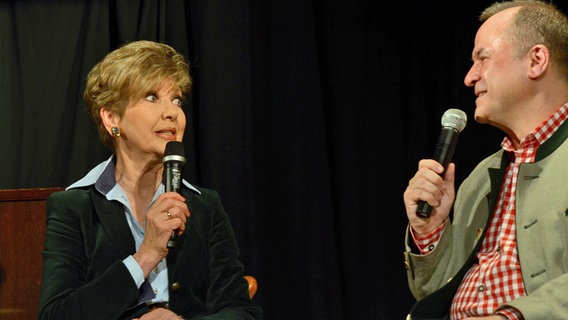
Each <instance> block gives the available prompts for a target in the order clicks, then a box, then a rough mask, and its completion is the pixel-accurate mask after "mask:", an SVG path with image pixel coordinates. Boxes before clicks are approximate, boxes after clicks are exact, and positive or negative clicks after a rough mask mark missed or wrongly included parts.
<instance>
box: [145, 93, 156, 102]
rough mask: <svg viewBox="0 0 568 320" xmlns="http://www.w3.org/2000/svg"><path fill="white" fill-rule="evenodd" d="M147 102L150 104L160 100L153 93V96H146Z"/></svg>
mask: <svg viewBox="0 0 568 320" xmlns="http://www.w3.org/2000/svg"><path fill="white" fill-rule="evenodd" d="M146 100H147V101H150V102H154V101H156V100H158V97H156V95H155V94H153V93H151V94H148V95H147V96H146Z"/></svg>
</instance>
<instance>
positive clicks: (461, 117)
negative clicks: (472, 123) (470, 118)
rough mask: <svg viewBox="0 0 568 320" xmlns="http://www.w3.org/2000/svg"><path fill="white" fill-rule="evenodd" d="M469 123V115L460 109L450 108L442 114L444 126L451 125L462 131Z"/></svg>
mask: <svg viewBox="0 0 568 320" xmlns="http://www.w3.org/2000/svg"><path fill="white" fill-rule="evenodd" d="M466 123H467V115H466V114H465V112H463V111H461V110H460V109H448V110H446V112H444V114H443V115H442V127H450V128H452V129H455V130H456V131H457V132H458V133H460V132H461V131H462V130H463V129H464V128H465V125H466Z"/></svg>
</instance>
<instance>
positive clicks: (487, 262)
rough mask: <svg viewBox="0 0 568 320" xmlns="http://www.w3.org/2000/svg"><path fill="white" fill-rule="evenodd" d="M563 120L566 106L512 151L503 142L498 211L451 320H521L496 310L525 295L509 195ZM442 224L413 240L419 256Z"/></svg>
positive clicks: (567, 112) (514, 314)
mask: <svg viewBox="0 0 568 320" xmlns="http://www.w3.org/2000/svg"><path fill="white" fill-rule="evenodd" d="M567 117H568V104H566V105H564V106H562V107H561V108H559V109H558V110H557V111H556V112H555V113H554V114H553V115H552V116H551V117H550V118H549V119H548V120H546V121H545V122H543V123H542V124H541V125H540V126H539V127H537V128H536V129H534V130H533V131H532V132H531V133H530V134H528V135H527V136H526V137H525V138H524V139H523V140H522V141H521V143H520V146H519V148H518V149H516V150H515V148H514V146H513V144H512V142H511V140H510V139H509V138H508V137H505V139H504V140H503V142H502V144H501V146H502V148H503V149H504V150H505V152H509V153H510V154H511V156H512V158H514V161H511V163H509V165H508V167H507V171H506V174H505V177H504V180H503V185H502V189H501V192H500V195H499V200H498V205H497V207H496V210H495V213H494V215H493V217H492V219H491V222H490V223H489V228H488V230H487V234H486V236H485V239H484V240H483V243H482V245H481V248H480V250H479V252H478V253H477V258H478V263H476V264H474V265H473V266H472V267H471V269H470V270H469V271H468V272H467V273H466V275H465V277H464V279H463V280H462V283H461V285H460V287H459V288H458V291H457V293H456V295H455V297H454V301H453V303H452V307H451V312H450V316H451V319H452V320H458V319H462V318H466V317H474V316H487V315H491V314H495V313H497V314H500V315H503V316H505V317H507V319H511V320H518V319H523V316H522V314H521V313H520V312H519V311H518V310H516V309H514V308H511V307H508V308H502V309H499V310H497V308H498V307H499V306H500V305H502V304H504V303H506V302H507V301H511V300H514V299H516V298H518V297H520V296H523V295H525V294H526V293H525V288H524V285H523V278H522V274H521V268H520V265H519V260H518V255H517V239H516V237H515V235H516V233H515V211H516V208H515V190H516V186H517V174H518V171H519V166H520V164H521V163H530V162H534V159H535V155H536V150H537V148H538V147H539V146H540V145H541V144H542V143H543V142H544V141H546V140H547V139H548V138H550V136H552V134H553V133H554V132H555V131H556V130H557V129H558V128H559V127H560V125H562V123H563V122H564V121H565V120H566V118H567ZM445 226H446V223H444V224H443V225H442V226H440V227H439V228H438V229H436V230H434V232H432V233H431V234H430V235H428V236H426V237H423V238H420V239H416V238H415V239H414V240H415V242H416V244H417V246H418V248H419V249H420V250H421V252H422V253H427V252H429V251H431V250H433V248H435V246H436V245H437V243H438V241H439V239H440V236H441V234H442V232H443V230H444V229H445Z"/></svg>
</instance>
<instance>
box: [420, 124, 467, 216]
mask: <svg viewBox="0 0 568 320" xmlns="http://www.w3.org/2000/svg"><path fill="white" fill-rule="evenodd" d="M458 135H459V132H458V131H457V130H456V129H453V128H450V127H444V128H442V132H441V133H440V137H439V138H438V142H437V143H436V149H435V150H434V156H433V157H432V159H434V160H436V161H438V162H439V163H440V164H441V165H442V166H443V167H444V171H443V172H442V173H441V174H440V176H441V177H442V178H443V177H444V175H445V174H446V169H448V165H449V164H450V161H451V160H452V156H453V154H454V150H455V148H456V144H457V141H458ZM416 214H417V215H418V216H420V217H422V218H430V215H431V214H432V206H430V205H429V204H428V202H426V201H420V202H419V203H418V208H416Z"/></svg>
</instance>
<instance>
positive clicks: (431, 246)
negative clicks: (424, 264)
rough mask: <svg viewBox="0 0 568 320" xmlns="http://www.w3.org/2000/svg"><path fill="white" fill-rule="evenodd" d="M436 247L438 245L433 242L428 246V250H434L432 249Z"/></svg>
mask: <svg viewBox="0 0 568 320" xmlns="http://www.w3.org/2000/svg"><path fill="white" fill-rule="evenodd" d="M434 248H436V246H434V245H433V244H431V245H429V246H428V251H432V250H434Z"/></svg>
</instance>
